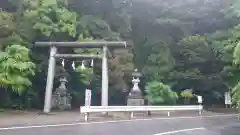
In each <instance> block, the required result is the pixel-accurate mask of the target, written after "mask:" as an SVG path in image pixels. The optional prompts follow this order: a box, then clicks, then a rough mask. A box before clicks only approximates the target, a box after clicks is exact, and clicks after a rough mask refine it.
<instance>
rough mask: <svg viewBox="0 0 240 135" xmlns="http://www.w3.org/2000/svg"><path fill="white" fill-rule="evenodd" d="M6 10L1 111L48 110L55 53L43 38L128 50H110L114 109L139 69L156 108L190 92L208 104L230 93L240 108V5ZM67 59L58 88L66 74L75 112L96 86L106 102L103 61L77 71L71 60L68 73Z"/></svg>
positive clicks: (46, 4)
mask: <svg viewBox="0 0 240 135" xmlns="http://www.w3.org/2000/svg"><path fill="white" fill-rule="evenodd" d="M0 8H1V11H0V49H1V50H0V84H1V87H0V108H17V109H26V108H27V109H28V108H38V109H40V108H42V107H43V101H44V93H45V84H46V75H47V67H48V56H49V48H37V47H35V46H34V43H35V42H36V41H89V40H99V39H101V40H107V41H117V40H123V41H127V44H128V45H129V47H128V48H126V49H111V50H109V51H110V53H111V54H112V55H111V56H109V59H108V63H109V68H110V69H109V78H110V79H109V80H110V82H109V97H110V99H109V100H110V101H109V102H110V104H124V103H125V102H126V95H127V93H128V91H129V90H130V89H131V87H132V85H131V79H132V76H131V73H132V72H133V70H134V68H137V69H138V70H139V71H140V72H141V73H142V74H143V77H141V90H142V91H143V93H144V94H145V95H146V96H145V97H146V99H148V100H149V102H150V103H152V104H175V103H178V101H179V100H177V102H172V101H173V100H176V99H177V98H179V99H180V97H185V98H188V97H191V93H194V94H197V95H202V96H203V98H204V104H224V92H226V91H231V92H232V97H233V101H234V104H235V105H236V106H239V104H240V83H239V79H240V67H239V64H240V20H239V18H240V1H239V0H231V1H230V0H211V1H210V0H184V1H183V0H177V1H176V0H145V1H144V0H1V1H0ZM59 51H60V52H65V53H66V52H68V53H86V54H92V53H94V54H96V53H97V52H98V51H99V50H97V49H60V50H59ZM61 61H62V59H59V60H57V67H56V79H55V84H54V89H55V88H56V87H57V86H58V81H57V76H58V75H59V74H61V73H62V72H63V71H66V72H67V74H68V75H69V83H68V86H67V87H68V89H69V91H70V92H71V95H72V97H73V99H72V105H73V106H74V107H79V105H82V104H84V91H85V89H86V88H89V87H90V88H91V89H92V91H93V98H92V99H93V104H100V95H101V64H100V63H101V61H95V64H94V67H91V66H90V65H91V64H90V63H91V59H87V60H85V65H86V67H87V68H86V69H84V70H83V69H82V68H81V64H82V61H83V60H81V59H79V60H78V61H75V63H76V69H75V70H74V69H73V68H72V67H71V64H72V62H73V61H72V60H71V59H66V60H65V61H66V66H65V69H64V68H63V67H62V66H61ZM189 93H190V95H189ZM184 95H185V96H184ZM172 99H173V100H172ZM179 102H180V101H179Z"/></svg>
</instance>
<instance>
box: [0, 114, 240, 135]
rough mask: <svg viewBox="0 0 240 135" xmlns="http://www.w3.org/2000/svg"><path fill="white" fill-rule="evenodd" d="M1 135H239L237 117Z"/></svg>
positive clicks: (15, 130) (16, 130) (11, 130)
mask: <svg viewBox="0 0 240 135" xmlns="http://www.w3.org/2000/svg"><path fill="white" fill-rule="evenodd" d="M0 135H240V121H239V120H238V119H237V116H232V115H231V116H230V115H225V116H209V117H181V118H161V119H151V120H150V119H148V120H133V121H112V122H95V123H94V122H93V123H70V124H65V125H60V124H58V125H57V124H56V125H41V126H35V127H34V126H28V127H24V126H23V127H7V128H0Z"/></svg>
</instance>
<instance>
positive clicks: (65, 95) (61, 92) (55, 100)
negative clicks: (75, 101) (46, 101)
mask: <svg viewBox="0 0 240 135" xmlns="http://www.w3.org/2000/svg"><path fill="white" fill-rule="evenodd" d="M67 76H68V74H67V73H65V72H64V73H61V74H59V82H60V85H59V87H58V88H57V89H56V91H55V92H54V93H53V95H52V107H53V108H58V109H61V110H65V109H70V108H71V99H72V97H71V95H70V93H69V92H68V89H67V87H66V84H67V82H68V80H67Z"/></svg>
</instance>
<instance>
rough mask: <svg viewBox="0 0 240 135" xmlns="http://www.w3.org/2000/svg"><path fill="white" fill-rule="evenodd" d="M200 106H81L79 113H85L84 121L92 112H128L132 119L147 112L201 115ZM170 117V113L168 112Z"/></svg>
mask: <svg viewBox="0 0 240 135" xmlns="http://www.w3.org/2000/svg"><path fill="white" fill-rule="evenodd" d="M202 109H203V106H202V105H189V106H81V107H80V112H81V113H85V121H87V120H88V117H89V113H93V112H102V113H104V112H130V113H131V118H133V112H148V111H190V110H196V111H199V115H201V114H202ZM168 116H170V112H168Z"/></svg>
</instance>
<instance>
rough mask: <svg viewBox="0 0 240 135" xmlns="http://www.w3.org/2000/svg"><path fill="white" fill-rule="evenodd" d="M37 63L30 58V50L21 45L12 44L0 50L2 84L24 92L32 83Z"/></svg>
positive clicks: (0, 80) (0, 81) (18, 91)
mask: <svg viewBox="0 0 240 135" xmlns="http://www.w3.org/2000/svg"><path fill="white" fill-rule="evenodd" d="M34 70H35V64H34V63H33V62H32V61H31V59H30V58H29V50H28V48H26V47H23V46H21V45H11V46H8V47H7V48H6V49H5V52H0V78H1V79H0V84H1V86H3V87H5V88H8V87H10V88H11V89H12V90H13V91H15V92H17V93H22V92H24V91H25V90H27V89H28V88H29V87H30V86H31V85H32V83H31V80H30V77H31V76H33V75H34V74H35V73H34Z"/></svg>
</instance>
